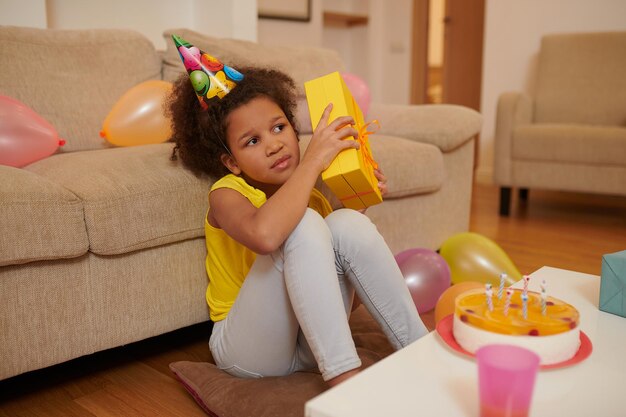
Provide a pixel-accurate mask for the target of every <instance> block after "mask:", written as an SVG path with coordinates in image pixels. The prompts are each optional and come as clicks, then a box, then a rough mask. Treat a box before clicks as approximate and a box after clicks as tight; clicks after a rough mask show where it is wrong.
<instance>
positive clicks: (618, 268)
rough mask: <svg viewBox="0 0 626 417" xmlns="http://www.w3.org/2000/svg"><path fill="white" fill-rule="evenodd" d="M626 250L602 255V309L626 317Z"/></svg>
mask: <svg viewBox="0 0 626 417" xmlns="http://www.w3.org/2000/svg"><path fill="white" fill-rule="evenodd" d="M625 289H626V250H623V251H621V252H615V253H609V254H607V255H604V256H602V278H601V281H600V310H602V311H606V312H607V313H612V314H617V315H618V316H622V317H626V291H625Z"/></svg>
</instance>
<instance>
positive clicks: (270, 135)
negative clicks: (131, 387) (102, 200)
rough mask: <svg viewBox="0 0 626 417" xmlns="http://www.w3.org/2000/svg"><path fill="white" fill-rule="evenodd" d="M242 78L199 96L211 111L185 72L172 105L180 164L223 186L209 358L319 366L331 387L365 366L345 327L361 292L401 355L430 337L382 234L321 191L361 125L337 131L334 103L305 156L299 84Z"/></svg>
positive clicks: (210, 238)
mask: <svg viewBox="0 0 626 417" xmlns="http://www.w3.org/2000/svg"><path fill="white" fill-rule="evenodd" d="M181 56H182V54H181ZM183 58H184V57H183ZM231 70H232V69H231ZM237 74H239V75H241V77H238V79H237V81H238V82H237V83H235V82H233V83H232V84H231V85H230V87H231V89H230V92H228V91H226V93H225V94H224V95H223V97H222V98H219V97H217V96H215V97H212V99H210V100H209V99H207V96H206V95H204V96H200V95H198V97H199V98H200V99H201V100H203V103H202V104H203V105H202V106H200V105H198V97H197V94H199V93H198V88H197V87H198V86H197V85H195V84H194V85H193V87H192V83H193V80H192V83H190V82H189V78H188V77H187V76H182V77H181V78H179V80H178V81H177V82H176V84H175V88H174V92H173V95H172V97H171V98H170V102H169V112H170V115H171V117H172V120H173V139H174V141H175V142H176V146H175V149H174V154H173V157H174V158H175V157H176V153H178V155H179V157H180V159H181V160H182V162H183V163H184V165H185V166H187V167H188V168H189V169H191V170H192V171H194V172H195V173H197V174H206V175H209V176H211V177H214V178H220V179H219V180H218V181H216V182H215V183H214V185H213V186H212V187H211V190H210V191H209V210H208V213H207V215H206V219H205V232H206V244H207V251H208V254H207V258H206V268H207V273H208V276H209V285H208V289H207V293H206V298H207V302H208V305H209V309H210V316H211V320H212V321H213V322H214V323H215V324H214V328H213V333H212V335H211V338H210V341H209V346H210V349H211V353H212V355H213V358H214V359H215V362H216V364H217V366H218V367H219V368H221V369H223V370H224V371H226V372H228V373H229V374H231V375H235V376H240V377H246V378H260V377H264V376H277V375H287V374H290V373H292V372H295V371H298V370H303V369H309V368H313V367H316V366H317V367H318V368H319V370H320V372H321V374H322V377H323V378H324V380H325V381H327V383H328V384H329V385H330V386H333V385H335V384H337V383H339V382H341V381H342V380H344V379H346V378H348V377H349V376H351V375H353V374H354V373H356V372H358V368H359V367H360V365H361V361H360V360H359V357H358V355H357V352H356V349H355V346H354V342H353V340H352V337H351V333H350V328H349V327H348V316H349V313H350V311H351V306H352V301H353V297H354V293H355V290H356V293H357V294H358V296H359V298H360V299H361V300H362V302H363V304H364V305H365V306H366V308H367V309H368V310H369V312H370V313H371V314H372V316H373V317H374V318H375V319H376V321H377V322H378V323H379V324H380V326H381V327H382V329H383V331H384V332H385V334H386V336H387V337H388V338H389V340H390V342H391V343H392V345H393V346H394V347H395V348H396V349H400V348H402V347H404V346H406V345H408V344H409V343H411V342H413V341H415V340H416V339H418V338H419V337H421V336H423V335H424V334H426V333H427V329H426V328H425V326H424V324H423V323H422V321H421V319H420V318H419V315H418V313H417V310H416V308H415V306H414V304H413V302H412V300H411V296H410V294H409V292H408V289H407V287H406V284H405V282H404V279H403V277H402V274H401V272H400V270H399V268H398V266H397V264H396V262H395V259H394V257H393V255H392V254H391V252H390V250H389V249H388V247H387V246H386V244H385V241H384V240H383V238H382V237H381V236H380V234H379V233H378V232H377V230H376V227H375V226H374V225H373V224H372V223H371V222H370V220H369V219H368V218H367V217H366V216H364V215H363V214H362V213H359V212H357V211H354V210H349V209H340V210H337V211H335V212H331V211H332V209H331V208H330V205H329V204H328V202H327V201H326V200H325V199H324V197H323V196H322V195H321V194H320V193H319V192H318V191H317V190H315V189H314V185H315V182H316V179H317V178H318V176H319V175H320V173H321V172H322V171H323V170H324V169H325V168H326V167H328V166H329V164H330V163H331V162H332V160H333V159H334V157H335V156H336V155H337V153H339V152H340V151H341V150H343V149H346V148H350V147H354V148H357V147H358V142H356V141H353V140H343V139H344V138H347V137H349V136H356V135H357V132H356V130H355V129H354V128H353V127H352V124H353V123H354V120H352V118H350V117H340V118H337V119H336V120H334V121H332V122H331V123H330V124H329V123H328V118H329V114H330V111H331V109H332V104H330V105H329V106H328V107H327V108H326V110H325V111H324V114H323V117H322V119H321V120H320V122H319V124H318V126H317V128H316V129H315V131H314V133H313V137H312V139H311V142H310V144H309V146H308V148H307V150H306V152H304V154H303V155H302V156H301V155H300V149H299V146H298V132H297V130H296V127H295V123H294V103H295V98H294V83H293V81H292V80H291V79H290V78H289V77H288V76H286V75H285V74H283V73H281V72H278V71H274V70H268V69H258V68H245V69H242V70H241V72H240V73H239V72H237ZM194 90H195V91H194ZM376 175H377V178H378V179H379V180H380V185H379V186H380V188H381V191H386V187H385V185H384V183H385V181H386V179H385V177H384V175H383V174H382V173H381V172H377V173H376Z"/></svg>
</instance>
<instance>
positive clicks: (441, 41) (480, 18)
mask: <svg viewBox="0 0 626 417" xmlns="http://www.w3.org/2000/svg"><path fill="white" fill-rule="evenodd" d="M484 16H485V0H414V1H413V50H412V77H411V79H412V85H411V103H412V104H427V103H448V104H460V105H463V106H467V107H470V108H472V109H474V110H477V111H479V110H480V90H481V81H482V80H481V78H482V57H483V31H484Z"/></svg>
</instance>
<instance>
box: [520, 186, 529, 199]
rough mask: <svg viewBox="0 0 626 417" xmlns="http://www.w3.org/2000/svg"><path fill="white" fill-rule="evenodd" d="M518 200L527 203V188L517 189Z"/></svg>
mask: <svg viewBox="0 0 626 417" xmlns="http://www.w3.org/2000/svg"><path fill="white" fill-rule="evenodd" d="M519 199H520V200H522V201H528V188H520V189H519Z"/></svg>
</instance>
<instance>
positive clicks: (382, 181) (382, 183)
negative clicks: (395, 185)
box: [374, 167, 388, 197]
mask: <svg viewBox="0 0 626 417" xmlns="http://www.w3.org/2000/svg"><path fill="white" fill-rule="evenodd" d="M374 176H375V177H376V179H377V180H378V189H379V190H380V194H381V195H382V196H383V197H384V196H385V194H387V191H388V190H387V177H385V173H384V172H383V170H382V169H380V167H378V168H377V169H375V170H374Z"/></svg>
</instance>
